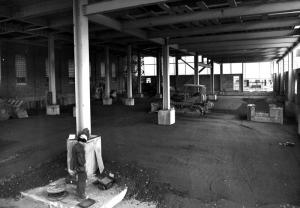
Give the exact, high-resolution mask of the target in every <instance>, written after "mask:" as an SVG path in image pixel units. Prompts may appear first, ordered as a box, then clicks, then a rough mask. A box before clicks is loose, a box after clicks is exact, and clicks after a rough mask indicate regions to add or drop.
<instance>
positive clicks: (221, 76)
mask: <svg viewBox="0 0 300 208" xmlns="http://www.w3.org/2000/svg"><path fill="white" fill-rule="evenodd" d="M220 92H223V63H221V64H220Z"/></svg>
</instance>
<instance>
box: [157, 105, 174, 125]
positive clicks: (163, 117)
mask: <svg viewBox="0 0 300 208" xmlns="http://www.w3.org/2000/svg"><path fill="white" fill-rule="evenodd" d="M174 123H175V109H174V108H171V109H170V110H159V111H158V124H159V125H172V124H174Z"/></svg>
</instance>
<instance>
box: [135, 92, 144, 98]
mask: <svg viewBox="0 0 300 208" xmlns="http://www.w3.org/2000/svg"><path fill="white" fill-rule="evenodd" d="M135 97H136V98H143V97H144V94H143V93H138V94H136V95H135Z"/></svg>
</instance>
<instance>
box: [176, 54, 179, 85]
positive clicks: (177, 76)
mask: <svg viewBox="0 0 300 208" xmlns="http://www.w3.org/2000/svg"><path fill="white" fill-rule="evenodd" d="M178 60H179V57H178V56H176V57H175V72H176V80H175V81H176V83H175V88H176V90H178V78H179V74H178Z"/></svg>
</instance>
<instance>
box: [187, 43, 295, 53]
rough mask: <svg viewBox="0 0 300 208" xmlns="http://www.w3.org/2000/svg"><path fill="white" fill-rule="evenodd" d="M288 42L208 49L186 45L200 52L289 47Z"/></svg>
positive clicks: (191, 49) (189, 48)
mask: <svg viewBox="0 0 300 208" xmlns="http://www.w3.org/2000/svg"><path fill="white" fill-rule="evenodd" d="M291 45H292V44H290V43H276V44H263V45H262V44H260V45H246V46H242V45H241V46H228V47H211V48H209V49H205V48H199V46H198V45H193V46H190V47H187V49H188V50H190V51H198V52H199V53H200V54H201V53H205V52H210V51H222V50H223V51H231V50H246V49H262V48H265V49H268V48H289V47H290V46H291Z"/></svg>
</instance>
